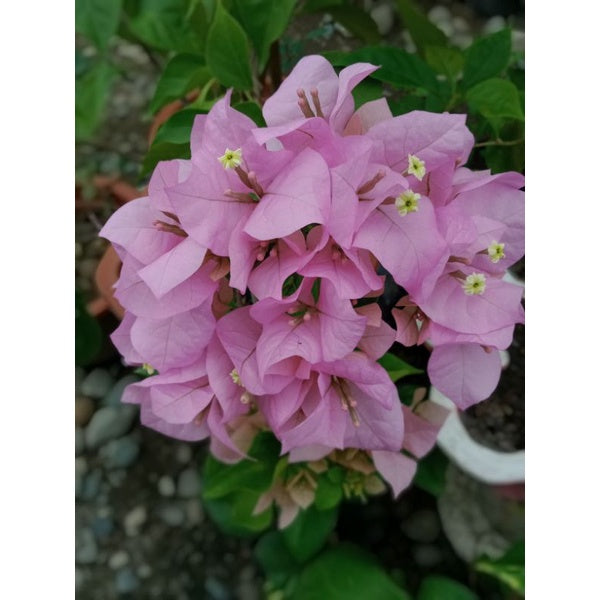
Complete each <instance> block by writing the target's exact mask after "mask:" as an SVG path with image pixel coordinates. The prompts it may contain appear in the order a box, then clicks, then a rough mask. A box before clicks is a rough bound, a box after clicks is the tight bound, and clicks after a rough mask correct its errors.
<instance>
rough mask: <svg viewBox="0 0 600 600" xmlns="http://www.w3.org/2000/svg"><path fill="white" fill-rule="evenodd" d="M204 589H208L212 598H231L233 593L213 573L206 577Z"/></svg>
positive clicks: (214, 599)
mask: <svg viewBox="0 0 600 600" xmlns="http://www.w3.org/2000/svg"><path fill="white" fill-rule="evenodd" d="M204 589H205V590H206V592H207V594H208V597H209V598H211V599H212V600H229V599H230V598H231V594H230V593H229V590H228V589H227V588H226V587H225V584H224V583H223V582H222V581H219V580H218V579H216V578H215V577H213V576H212V575H211V576H209V577H207V578H206V580H205V582H204Z"/></svg>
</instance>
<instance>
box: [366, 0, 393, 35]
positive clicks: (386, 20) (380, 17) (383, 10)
mask: <svg viewBox="0 0 600 600" xmlns="http://www.w3.org/2000/svg"><path fill="white" fill-rule="evenodd" d="M370 14H371V18H372V19H373V21H375V25H377V30H378V31H379V34H380V35H387V34H388V33H389V32H390V31H391V30H392V28H393V27H394V9H393V8H392V7H391V6H390V5H389V4H379V5H378V6H376V7H375V8H373V9H372V10H371V13H370Z"/></svg>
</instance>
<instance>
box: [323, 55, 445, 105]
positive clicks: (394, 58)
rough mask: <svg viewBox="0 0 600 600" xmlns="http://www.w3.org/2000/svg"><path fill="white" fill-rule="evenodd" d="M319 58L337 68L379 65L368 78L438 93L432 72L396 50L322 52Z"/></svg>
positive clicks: (411, 56) (415, 59) (428, 67)
mask: <svg viewBox="0 0 600 600" xmlns="http://www.w3.org/2000/svg"><path fill="white" fill-rule="evenodd" d="M323 56H325V58H327V59H328V60H329V61H330V62H331V63H332V64H333V65H334V66H338V67H339V66H343V67H346V66H348V65H351V64H354V63H356V62H370V63H372V64H374V65H381V68H380V69H377V71H375V72H373V73H371V75H370V77H372V78H373V79H377V80H379V81H384V82H385V83H391V84H392V85H395V86H397V87H400V88H422V89H424V90H427V91H430V92H433V93H434V94H436V93H439V85H438V81H437V78H436V74H435V71H434V70H433V69H432V68H431V67H430V66H429V65H428V64H427V63H426V62H424V61H423V60H421V59H420V58H419V57H418V56H415V55H414V54H409V53H408V52H406V51H404V50H401V49H400V48H394V47H391V46H367V47H366V48H361V49H360V50H355V51H353V52H337V51H334V52H324V53H323Z"/></svg>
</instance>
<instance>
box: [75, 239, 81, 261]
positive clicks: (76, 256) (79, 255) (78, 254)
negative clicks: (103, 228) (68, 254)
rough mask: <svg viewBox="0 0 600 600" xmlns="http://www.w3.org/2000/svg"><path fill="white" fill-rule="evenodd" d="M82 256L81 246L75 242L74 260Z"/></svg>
mask: <svg viewBox="0 0 600 600" xmlns="http://www.w3.org/2000/svg"><path fill="white" fill-rule="evenodd" d="M82 256H83V246H82V245H81V243H80V242H75V258H81V257H82Z"/></svg>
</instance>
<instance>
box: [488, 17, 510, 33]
mask: <svg viewBox="0 0 600 600" xmlns="http://www.w3.org/2000/svg"><path fill="white" fill-rule="evenodd" d="M505 27H506V19H505V18H504V17H502V16H500V15H496V16H495V17H492V18H491V19H488V20H487V21H486V23H485V25H484V26H483V30H482V33H483V34H484V35H490V34H491V33H496V32H497V31H500V30H501V29H504V28H505Z"/></svg>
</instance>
